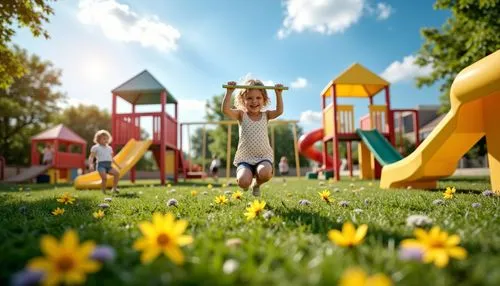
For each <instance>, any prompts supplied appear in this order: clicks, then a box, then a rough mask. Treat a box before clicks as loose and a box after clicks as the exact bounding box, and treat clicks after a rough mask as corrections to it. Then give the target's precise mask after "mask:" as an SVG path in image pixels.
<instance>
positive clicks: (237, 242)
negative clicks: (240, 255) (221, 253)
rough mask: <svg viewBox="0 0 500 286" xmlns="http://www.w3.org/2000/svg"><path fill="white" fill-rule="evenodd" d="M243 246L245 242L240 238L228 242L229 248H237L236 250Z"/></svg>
mask: <svg viewBox="0 0 500 286" xmlns="http://www.w3.org/2000/svg"><path fill="white" fill-rule="evenodd" d="M242 244H243V240H241V239H240V238H230V239H228V240H226V246H227V247H235V248H236V247H238V246H240V245H242Z"/></svg>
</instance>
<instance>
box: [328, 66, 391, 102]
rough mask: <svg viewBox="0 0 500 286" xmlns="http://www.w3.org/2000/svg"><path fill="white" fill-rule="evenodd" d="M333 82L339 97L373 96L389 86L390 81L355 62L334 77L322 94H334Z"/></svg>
mask: <svg viewBox="0 0 500 286" xmlns="http://www.w3.org/2000/svg"><path fill="white" fill-rule="evenodd" d="M333 84H335V86H336V95H337V97H371V96H373V95H375V94H377V93H378V92H379V91H381V90H382V89H384V88H385V87H386V86H389V82H388V81H386V80H385V79H383V78H381V77H380V76H378V75H377V74H375V73H373V72H371V71H369V70H368V69H367V68H365V67H364V66H362V65H360V64H358V63H355V64H353V65H351V66H350V67H349V68H348V69H347V70H345V71H344V72H342V73H341V74H340V75H339V76H338V77H337V78H335V79H333V80H332V81H330V82H329V83H328V85H327V86H326V87H325V88H324V89H323V91H322V92H321V94H322V95H323V96H325V97H327V96H332V94H331V93H332V89H331V88H330V87H331V86H332V85H333Z"/></svg>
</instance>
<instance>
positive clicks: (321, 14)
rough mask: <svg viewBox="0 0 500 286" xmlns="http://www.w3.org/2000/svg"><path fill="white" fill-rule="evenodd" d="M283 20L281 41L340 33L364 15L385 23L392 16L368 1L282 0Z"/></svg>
mask: <svg viewBox="0 0 500 286" xmlns="http://www.w3.org/2000/svg"><path fill="white" fill-rule="evenodd" d="M284 6H285V19H284V20H283V27H281V29H279V30H278V34H277V36H278V38H279V39H283V38H285V37H287V36H288V35H290V34H291V33H293V32H297V33H301V32H303V31H313V32H318V33H320V34H327V35H330V34H336V33H343V32H344V31H345V30H346V29H348V28H349V27H350V26H352V25H354V24H356V23H357V22H358V21H359V19H360V18H361V17H362V16H363V12H364V11H367V12H368V15H376V17H377V19H378V20H385V19H387V18H389V16H390V15H391V14H392V13H393V12H394V9H393V8H392V7H391V6H390V5H389V4H386V3H383V2H380V3H377V5H376V6H375V7H373V6H371V5H370V4H369V3H368V1H367V0H285V2H284Z"/></svg>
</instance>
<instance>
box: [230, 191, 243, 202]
mask: <svg viewBox="0 0 500 286" xmlns="http://www.w3.org/2000/svg"><path fill="white" fill-rule="evenodd" d="M242 197H243V193H242V192H241V191H239V190H238V191H236V192H235V193H234V194H232V195H231V198H232V199H233V200H241V198H242Z"/></svg>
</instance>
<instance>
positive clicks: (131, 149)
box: [75, 139, 152, 190]
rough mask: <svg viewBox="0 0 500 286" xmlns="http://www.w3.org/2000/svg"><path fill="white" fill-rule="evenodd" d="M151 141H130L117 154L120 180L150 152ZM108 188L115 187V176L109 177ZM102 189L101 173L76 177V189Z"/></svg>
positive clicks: (116, 159)
mask: <svg viewBox="0 0 500 286" xmlns="http://www.w3.org/2000/svg"><path fill="white" fill-rule="evenodd" d="M151 143H152V141H151V140H145V141H137V140H135V139H130V140H129V141H128V142H127V144H125V146H123V148H122V150H121V151H120V153H118V154H116V155H115V157H114V159H115V161H116V163H117V164H118V165H119V166H120V167H121V169H118V168H116V166H113V167H114V168H116V169H117V170H119V171H120V178H121V177H123V176H124V175H125V174H126V173H127V172H128V171H130V169H131V168H132V167H133V166H134V165H135V164H137V162H138V161H139V159H141V157H142V156H143V155H144V153H146V151H148V149H149V146H151ZM106 185H107V187H108V188H110V187H112V186H113V176H111V175H108V179H107V181H106ZM100 188H101V177H100V176H99V173H97V172H92V173H88V174H84V175H81V176H78V177H76V179H75V189H77V190H81V189H100Z"/></svg>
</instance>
